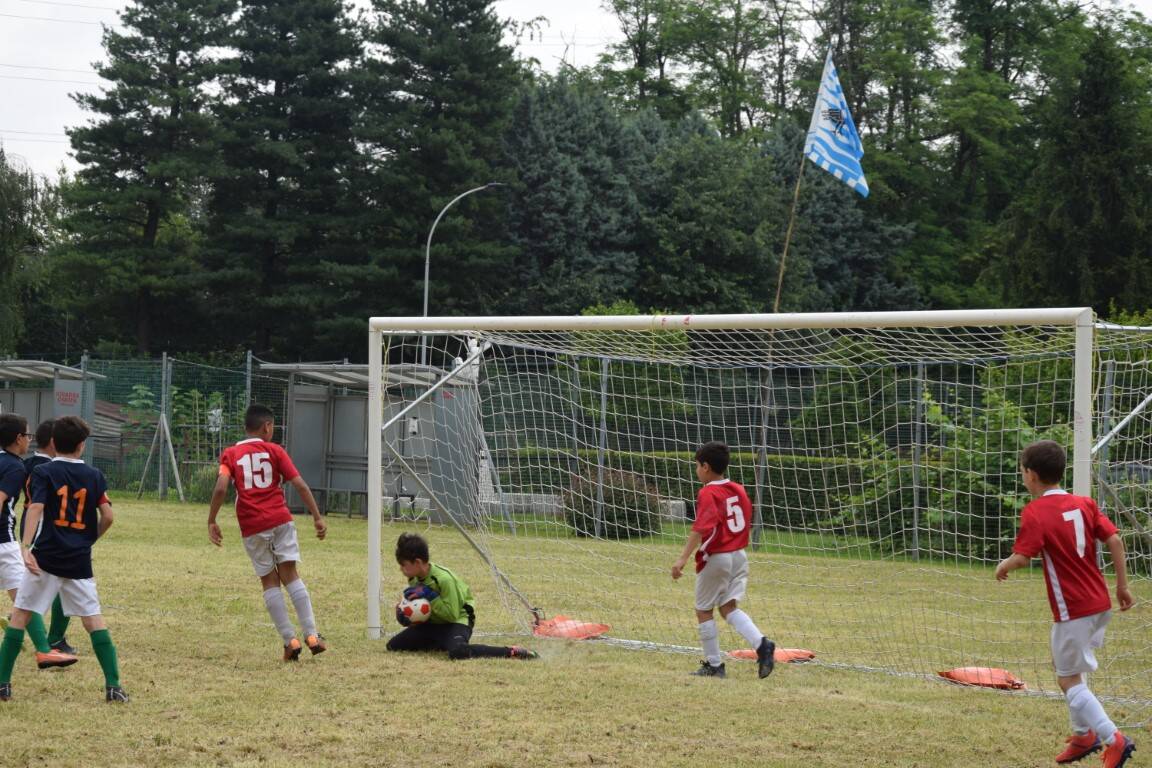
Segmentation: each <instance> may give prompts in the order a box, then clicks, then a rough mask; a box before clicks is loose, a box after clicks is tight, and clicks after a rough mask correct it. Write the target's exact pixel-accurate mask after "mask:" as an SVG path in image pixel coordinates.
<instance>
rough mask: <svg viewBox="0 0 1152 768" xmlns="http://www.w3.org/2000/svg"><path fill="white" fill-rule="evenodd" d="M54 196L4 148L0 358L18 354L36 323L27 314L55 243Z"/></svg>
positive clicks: (0, 159) (0, 163)
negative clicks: (5, 151) (46, 259)
mask: <svg viewBox="0 0 1152 768" xmlns="http://www.w3.org/2000/svg"><path fill="white" fill-rule="evenodd" d="M55 197H56V196H55V190H54V189H53V188H52V187H50V186H49V185H47V184H46V183H45V182H44V181H43V180H42V179H38V178H37V177H36V175H35V174H33V173H32V172H31V171H29V170H28V169H27V168H25V167H23V165H22V164H21V165H18V164H17V163H16V162H13V161H10V160H9V159H8V156H7V155H6V154H5V153H4V148H3V147H2V146H0V285H4V286H5V291H4V293H5V301H4V302H3V303H0V354H13V353H14V352H15V351H16V349H17V346H18V345H19V344H20V342H21V341H22V340H23V337H24V332H25V328H26V327H28V326H32V327H35V326H36V319H37V318H28V317H26V316H25V314H26V309H27V308H28V307H29V306H31V305H32V303H33V302H32V299H33V297H34V295H35V294H36V293H37V291H38V289H40V288H42V287H43V285H44V284H45V283H46V282H47V281H46V280H45V279H44V261H45V252H46V250H47V248H48V247H49V246H50V244H51V242H52V239H53V222H54V219H55V216H54V213H55V202H56V199H55Z"/></svg>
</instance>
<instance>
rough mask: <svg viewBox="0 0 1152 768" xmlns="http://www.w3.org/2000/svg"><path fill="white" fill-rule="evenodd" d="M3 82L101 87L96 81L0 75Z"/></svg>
mask: <svg viewBox="0 0 1152 768" xmlns="http://www.w3.org/2000/svg"><path fill="white" fill-rule="evenodd" d="M0 79H2V80H35V81H36V82H38V83H64V84H65V85H101V83H98V82H96V81H95V80H56V79H53V78H51V77H28V76H27V75H0Z"/></svg>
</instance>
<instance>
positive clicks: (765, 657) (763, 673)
mask: <svg viewBox="0 0 1152 768" xmlns="http://www.w3.org/2000/svg"><path fill="white" fill-rule="evenodd" d="M775 654H776V643H774V642H772V641H771V640H769V639H768V638H766V637H765V638H763V639H762V640H761V641H760V645H759V647H758V648H756V663H757V665H758V666H759V674H760V679H761V680H763V679H764V678H766V677H768V675H770V674H772V670H773V669H775V668H776V655H775Z"/></svg>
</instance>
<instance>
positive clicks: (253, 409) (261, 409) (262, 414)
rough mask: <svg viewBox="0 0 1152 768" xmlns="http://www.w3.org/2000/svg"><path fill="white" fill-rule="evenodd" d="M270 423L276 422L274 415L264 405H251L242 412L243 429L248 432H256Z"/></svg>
mask: <svg viewBox="0 0 1152 768" xmlns="http://www.w3.org/2000/svg"><path fill="white" fill-rule="evenodd" d="M270 421H272V422H274V421H276V414H274V413H272V409H271V408H269V407H268V406H266V405H260V404H258V403H253V404H252V405H250V406H248V410H247V411H245V412H244V429H246V430H248V431H249V432H256V431H258V430H259V429H260V428H261V427H263V426H264V425H265V424H267V423H268V422H270Z"/></svg>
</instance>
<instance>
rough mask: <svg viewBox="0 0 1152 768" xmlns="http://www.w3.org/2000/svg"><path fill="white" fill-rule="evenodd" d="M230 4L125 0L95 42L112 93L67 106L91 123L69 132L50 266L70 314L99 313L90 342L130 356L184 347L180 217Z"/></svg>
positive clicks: (186, 247)
mask: <svg viewBox="0 0 1152 768" xmlns="http://www.w3.org/2000/svg"><path fill="white" fill-rule="evenodd" d="M231 7H232V6H231V3H230V0H137V1H136V2H135V3H134V4H133V5H131V6H129V7H128V8H127V9H125V10H124V11H123V12H122V13H121V23H122V26H123V29H124V31H123V32H121V31H117V30H115V29H107V30H106V31H105V33H104V49H105V52H106V54H107V57H108V59H107V61H106V62H104V63H102V64H100V65H99V66H98V67H97V70H96V71H97V72H98V73H99V74H100V75H101V76H102V77H103V78H105V79H106V80H108V81H110V82H111V83H112V87H111V88H110V89H108V90H107V91H106V92H104V93H101V94H80V95H77V96H75V97H74V98H75V100H76V102H77V103H78V104H80V105H81V106H82V107H84V108H85V109H86V110H88V111H90V112H92V113H94V114H95V120H94V121H93V122H91V123H90V124H89V125H86V126H83V127H79V128H73V129H71V130H70V131H69V134H70V136H71V139H72V147H73V149H74V150H75V153H76V160H77V161H78V162H79V163H80V164H81V166H82V168H81V170H80V171H79V172H78V174H77V177H76V180H75V183H73V184H69V185H66V186H65V187H64V203H65V205H66V207H67V210H68V218H67V221H66V225H67V227H68V228H69V229H70V231H71V232H72V235H73V236H72V238H71V239H70V246H69V248H68V249H67V250H66V251H65V252H64V253H62V254H61V256H60V258H59V260H58V263H57V267H58V271H59V275H58V278H57V281H56V282H57V285H58V286H59V288H60V290H61V296H60V297H59V298H60V300H61V302H62V304H64V305H66V306H67V307H69V308H71V309H73V310H75V312H76V313H77V314H95V313H99V314H100V316H101V317H103V318H105V320H106V322H105V323H104V325H103V331H102V335H107V336H109V337H112V338H115V339H119V340H123V341H127V340H130V341H132V342H133V343H134V345H135V347H136V349H137V350H138V351H139V352H145V353H146V352H149V351H151V350H152V349H153V348H154V346H155V345H156V344H157V342H159V343H161V344H163V345H169V344H179V343H180V342H183V341H186V340H188V339H189V338H190V335H189V334H187V332H188V331H189V329H190V328H191V327H192V325H193V324H192V323H190V322H189V319H190V313H193V312H194V311H195V294H196V291H195V280H196V276H197V271H198V268H197V262H196V258H195V253H194V250H195V246H196V242H195V241H196V238H195V237H194V236H193V235H192V234H191V232H190V224H189V220H190V219H191V218H192V217H193V216H194V215H195V213H194V207H195V204H196V201H197V199H198V196H199V194H200V193H201V191H202V188H203V186H202V185H203V183H204V180H205V179H206V178H207V177H208V176H209V175H211V169H212V166H213V163H214V156H215V144H214V142H215V129H214V124H213V121H212V119H211V116H210V114H208V112H207V110H206V104H207V102H208V99H209V96H208V86H209V84H210V83H211V81H212V79H213V77H214V74H215V70H214V67H213V64H212V62H211V60H210V58H209V55H208V54H209V51H210V50H211V49H212V48H213V47H214V46H218V45H219V44H220V43H221V42H222V41H223V33H224V29H225V25H226V23H227V19H228V15H229V13H230V12H231ZM80 275H83V278H81V277H80ZM89 341H91V342H94V341H95V339H90V340H89Z"/></svg>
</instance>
